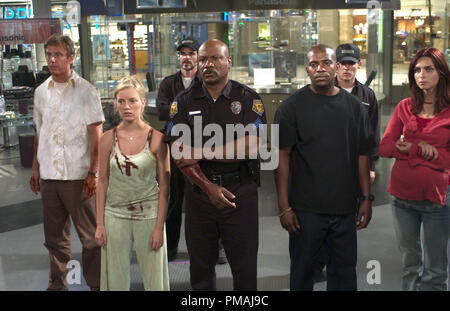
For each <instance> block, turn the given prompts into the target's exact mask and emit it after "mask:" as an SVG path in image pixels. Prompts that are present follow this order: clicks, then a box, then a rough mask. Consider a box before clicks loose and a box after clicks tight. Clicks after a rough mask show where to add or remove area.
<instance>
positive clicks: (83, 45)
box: [78, 16, 93, 83]
mask: <svg viewBox="0 0 450 311" xmlns="http://www.w3.org/2000/svg"><path fill="white" fill-rule="evenodd" d="M88 18H89V17H88V16H81V24H80V25H78V33H79V36H80V60H81V72H80V73H79V74H81V76H82V77H83V78H84V79H86V80H88V81H90V82H92V83H93V81H91V71H90V67H91V66H92V64H93V63H92V59H93V56H92V42H91V28H90V26H89V21H88Z"/></svg>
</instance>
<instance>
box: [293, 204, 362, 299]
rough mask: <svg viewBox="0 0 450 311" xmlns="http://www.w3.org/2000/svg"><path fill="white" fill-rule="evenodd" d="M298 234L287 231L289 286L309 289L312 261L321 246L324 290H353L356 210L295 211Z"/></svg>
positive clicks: (312, 270)
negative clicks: (324, 263) (337, 212)
mask: <svg viewBox="0 0 450 311" xmlns="http://www.w3.org/2000/svg"><path fill="white" fill-rule="evenodd" d="M295 213H296V215H297V218H298V220H299V224H300V233H299V234H290V236H289V253H290V257H291V290H292V291H296V290H313V287H314V265H315V264H316V262H317V260H318V257H319V255H320V249H321V247H322V246H324V247H325V251H326V253H327V257H328V265H327V290H356V257H357V254H356V247H357V244H356V213H352V214H347V215H324V214H317V213H310V212H302V211H295Z"/></svg>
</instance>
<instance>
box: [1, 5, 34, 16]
mask: <svg viewBox="0 0 450 311" xmlns="http://www.w3.org/2000/svg"><path fill="white" fill-rule="evenodd" d="M2 11H3V14H2V16H3V18H4V19H26V18H30V17H31V8H29V9H27V8H26V7H19V6H5V7H3V8H2Z"/></svg>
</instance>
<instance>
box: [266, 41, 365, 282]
mask: <svg viewBox="0 0 450 311" xmlns="http://www.w3.org/2000/svg"><path fill="white" fill-rule="evenodd" d="M335 65H336V56H335V52H334V50H333V49H332V48H330V47H328V46H326V45H318V46H315V47H313V48H312V49H311V50H310V51H309V52H308V53H307V67H306V72H307V74H308V76H309V77H310V79H311V84H310V85H307V86H305V87H303V88H302V89H300V90H299V91H297V92H296V93H294V94H293V95H291V96H290V97H288V98H287V99H286V100H285V101H284V102H283V103H282V104H281V105H280V107H279V108H278V110H277V111H276V114H275V120H274V124H279V126H280V136H279V137H280V141H279V148H280V155H279V166H278V168H277V169H276V171H275V183H276V186H277V193H278V205H279V209H280V222H281V225H282V226H283V228H285V229H286V230H287V231H288V232H289V234H290V242H289V251H290V257H291V285H290V287H291V290H312V289H313V284H314V282H313V271H314V264H315V262H316V260H317V256H318V255H319V249H320V248H321V247H322V245H324V246H325V248H326V250H327V252H328V255H329V262H328V266H327V280H328V284H327V289H328V290H356V230H359V229H362V228H365V227H366V226H367V225H368V223H369V221H370V218H371V214H372V209H371V199H370V198H371V196H370V179H369V157H368V151H369V148H370V140H369V131H370V124H369V120H368V116H367V111H366V109H364V107H363V105H362V103H361V101H360V100H358V99H357V98H356V97H354V96H353V95H351V94H349V93H348V92H346V91H344V90H342V89H341V88H338V87H336V86H335V85H334V76H335V71H336V69H335ZM360 189H361V193H362V195H363V197H362V198H363V201H362V204H361V206H360V208H359V210H358V206H357V200H358V197H359V195H360Z"/></svg>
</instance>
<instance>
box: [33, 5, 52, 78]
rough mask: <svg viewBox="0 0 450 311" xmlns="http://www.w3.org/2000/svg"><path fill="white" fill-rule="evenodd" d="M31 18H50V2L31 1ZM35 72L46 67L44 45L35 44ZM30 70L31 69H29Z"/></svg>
mask: <svg viewBox="0 0 450 311" xmlns="http://www.w3.org/2000/svg"><path fill="white" fill-rule="evenodd" d="M33 17H34V18H51V17H52V5H51V3H50V0H33ZM35 48H36V55H35V57H36V66H37V67H36V71H40V70H41V69H42V66H46V65H47V61H46V60H45V51H44V44H43V43H39V44H36V46H35ZM30 69H31V68H30Z"/></svg>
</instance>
